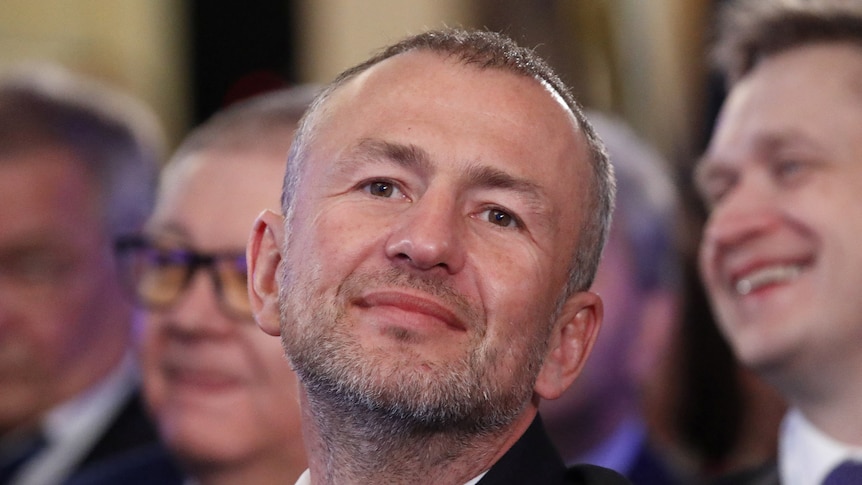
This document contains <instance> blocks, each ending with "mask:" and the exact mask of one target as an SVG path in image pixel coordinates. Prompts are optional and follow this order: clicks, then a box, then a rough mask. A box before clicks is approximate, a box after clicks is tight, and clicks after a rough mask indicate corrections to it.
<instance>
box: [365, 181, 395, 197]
mask: <svg viewBox="0 0 862 485" xmlns="http://www.w3.org/2000/svg"><path fill="white" fill-rule="evenodd" d="M365 190H367V191H368V193H369V194H371V195H373V196H375V197H394V196H395V195H397V194H398V193H400V190H399V189H398V187H396V186H395V184H393V183H391V182H387V181H385V180H375V181H373V182H371V183H369V184H367V185H366V186H365Z"/></svg>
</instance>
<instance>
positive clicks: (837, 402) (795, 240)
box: [695, 0, 862, 485]
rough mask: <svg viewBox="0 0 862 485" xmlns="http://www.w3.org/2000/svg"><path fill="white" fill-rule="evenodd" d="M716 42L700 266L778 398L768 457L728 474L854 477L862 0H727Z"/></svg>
mask: <svg viewBox="0 0 862 485" xmlns="http://www.w3.org/2000/svg"><path fill="white" fill-rule="evenodd" d="M715 52H716V59H717V60H718V61H719V63H720V66H721V68H722V69H723V72H724V74H725V75H726V77H727V80H728V82H729V84H730V93H729V96H728V98H727V100H726V101H725V103H724V106H723V107H722V109H721V113H720V115H719V118H718V123H717V125H716V128H715V131H714V133H713V137H712V140H711V141H710V144H709V147H708V148H707V150H706V153H705V155H704V157H703V158H702V160H701V161H700V162H699V164H698V167H697V171H696V174H695V181H696V184H697V186H698V188H699V191H700V193H701V195H702V197H703V199H704V200H705V202H706V204H707V205H708V206H709V208H710V213H709V218H708V220H707V223H706V227H705V230H704V236H703V241H702V243H701V248H700V269H701V274H702V277H703V280H704V283H705V286H706V289H707V292H708V294H709V297H710V300H711V303H712V305H713V308H714V310H715V312H716V315H717V320H718V322H719V326H720V329H721V331H722V332H723V334H724V335H725V336H726V337H727V339H728V340H729V342H730V344H731V347H732V348H733V350H734V352H735V354H736V356H737V357H738V358H739V359H740V360H741V361H742V362H743V363H745V364H746V365H748V366H749V367H751V368H752V369H754V370H755V371H756V372H757V373H758V374H760V375H761V376H763V377H764V378H765V379H766V380H767V381H768V382H769V383H771V384H772V385H773V386H775V388H776V389H778V390H779V392H780V393H781V394H782V395H783V396H784V397H785V398H786V399H787V401H788V403H789V405H790V411H789V412H788V413H787V414H786V416H785V418H784V420H783V422H782V425H781V430H780V436H779V444H778V459H777V463H770V464H767V465H765V466H763V467H761V468H760V469H757V470H752V471H750V472H746V473H742V474H739V475H736V476H733V477H729V478H728V482H727V483H734V484H745V483H769V484H772V483H783V484H785V485H796V484H798V485H807V484H816V485H820V484H824V485H832V484H850V483H853V484H856V483H862V426H860V424H859V423H860V420H859V410H860V409H862V379H860V378H859V376H860V375H862V352H860V351H859V349H860V344H862V318H860V316H859V315H860V314H862V305H860V303H859V302H860V301H862V300H860V299H859V297H858V288H859V287H860V286H862V256H860V252H859V251H858V248H857V246H856V244H857V242H856V239H857V237H858V236H857V232H856V230H855V229H856V228H857V227H859V224H860V221H862V200H860V197H862V195H860V194H862V164H860V163H859V162H860V160H859V154H860V153H862V91H860V84H859V80H860V78H862V3H860V2H858V1H847V0H811V1H802V0H782V1H778V0H775V1H771V0H757V1H741V2H734V3H731V4H729V6H728V7H727V10H725V11H724V16H723V17H722V23H721V36H720V39H719V42H718V44H717V46H716V51H715Z"/></svg>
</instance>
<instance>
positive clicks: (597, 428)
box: [540, 113, 681, 485]
mask: <svg viewBox="0 0 862 485" xmlns="http://www.w3.org/2000/svg"><path fill="white" fill-rule="evenodd" d="M589 118H590V120H591V121H592V123H593V125H594V127H595V129H596V131H597V133H598V134H599V136H600V137H601V138H602V140H603V141H604V142H605V146H606V147H607V150H608V153H609V156H610V159H611V163H613V165H614V169H615V171H616V175H617V190H618V191H617V194H618V195H617V205H616V209H615V211H614V220H613V224H612V226H611V232H610V236H609V239H608V243H607V246H606V247H605V251H604V253H603V255H602V261H601V263H600V265H599V270H598V274H597V275H596V280H595V282H594V284H593V287H592V288H593V290H594V291H596V292H597V293H598V294H599V295H600V296H601V297H602V299H603V300H604V302H605V317H604V323H603V325H602V330H601V334H600V337H599V339H598V340H597V342H596V344H595V346H594V348H593V353H592V357H591V359H590V360H589V361H588V362H587V364H586V366H585V368H584V371H583V373H582V374H581V376H580V377H578V379H577V380H576V381H575V383H574V384H573V385H572V386H571V387H570V388H569V389H568V390H567V391H566V392H565V393H564V394H563V395H562V397H560V398H559V399H557V400H553V401H543V402H542V404H541V406H540V411H541V414H542V417H543V419H544V420H545V423H546V424H547V427H548V432H549V434H550V435H551V439H552V440H553V441H554V443H555V444H556V445H557V448H558V449H559V450H560V453H561V454H562V455H563V458H564V459H565V460H566V462H567V463H568V464H569V465H572V464H575V463H594V464H597V465H602V466H605V467H609V468H612V469H614V470H617V471H619V472H621V473H623V474H625V475H626V476H627V477H628V478H629V479H630V480H631V481H632V483H634V484H636V485H645V484H673V483H678V482H679V481H680V479H681V477H680V476H679V475H680V472H678V471H676V470H675V469H674V468H675V467H674V466H672V465H671V464H670V463H669V462H668V460H667V458H666V457H665V456H663V453H662V452H661V451H660V450H659V449H657V447H656V446H655V445H654V444H653V443H651V442H650V438H649V434H650V430H649V426H648V425H647V422H646V416H645V413H644V399H643V398H644V396H643V394H644V393H645V392H647V391H648V388H651V386H652V387H654V386H655V385H656V384H657V380H658V378H659V376H660V373H659V369H661V368H663V366H664V365H666V363H665V362H664V360H663V358H664V357H665V356H666V355H667V351H668V345H669V342H670V338H671V332H673V331H674V330H675V327H676V321H677V308H678V305H679V302H678V296H677V293H678V286H677V285H678V281H679V262H678V255H677V251H676V247H675V242H676V234H675V231H676V218H677V196H676V190H675V186H674V184H673V182H672V180H671V178H670V176H669V174H668V167H667V165H666V162H665V161H664V160H662V159H661V158H660V157H659V155H658V154H657V153H656V152H655V151H654V150H653V149H652V148H651V147H649V146H647V145H646V144H645V143H644V142H643V141H641V140H640V139H638V138H637V136H636V135H635V134H634V132H633V131H631V130H630V129H629V127H627V126H626V125H625V124H623V123H622V122H621V121H617V120H614V119H612V118H608V117H606V116H603V115H601V114H598V113H589Z"/></svg>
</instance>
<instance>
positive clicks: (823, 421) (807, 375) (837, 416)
mask: <svg viewBox="0 0 862 485" xmlns="http://www.w3.org/2000/svg"><path fill="white" fill-rule="evenodd" d="M825 361H826V359H821V362H825ZM860 371H862V355H860V356H856V355H853V356H851V357H849V358H847V359H844V360H843V361H839V360H837V359H833V360H832V361H829V362H828V365H819V366H813V369H811V370H808V369H805V370H804V371H803V370H798V371H796V372H787V373H786V374H787V376H785V378H784V379H776V380H774V381H773V383H774V385H775V387H777V388H778V389H779V390H780V391H781V394H783V395H784V396H786V397H787V399H788V401H789V402H790V403H791V405H793V406H794V407H797V408H799V410H800V411H802V414H804V415H805V417H806V419H808V420H809V421H810V422H811V423H812V424H813V425H814V426H816V427H817V428H818V429H819V430H821V431H822V432H823V433H825V434H827V435H829V436H831V437H832V438H834V439H836V440H838V441H841V442H843V443H846V444H848V445H851V446H859V447H862V422H860V420H859V419H858V418H859V409H862V382H860V380H859V379H857V378H855V376H858V375H859V372H860Z"/></svg>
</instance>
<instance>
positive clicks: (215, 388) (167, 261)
mask: <svg viewBox="0 0 862 485" xmlns="http://www.w3.org/2000/svg"><path fill="white" fill-rule="evenodd" d="M313 93H314V90H313V89H311V88H304V87H303V88H294V89H290V90H283V91H277V92H273V93H269V94H265V95H261V96H258V97H255V98H252V99H251V100H247V101H244V102H241V103H240V104H236V105H232V106H231V107H229V108H227V109H225V110H223V111H222V112H220V113H217V114H216V115H215V116H214V117H213V118H211V119H210V120H209V121H207V122H206V123H204V124H203V125H202V126H200V127H199V128H197V129H196V130H195V131H193V132H192V133H191V134H190V135H189V136H188V137H187V138H186V140H185V141H184V142H183V143H182V144H181V145H180V147H179V149H178V150H177V152H176V153H175V154H174V156H173V157H172V158H171V160H170V162H169V163H168V164H167V166H166V167H165V169H164V171H163V173H162V177H161V182H160V186H159V192H158V198H157V201H156V208H155V212H154V213H153V216H152V218H151V219H150V220H149V222H148V223H147V226H146V230H145V231H144V232H143V235H142V236H139V237H132V238H126V239H124V240H123V241H122V242H121V252H122V254H123V256H124V257H123V260H124V262H126V263H127V264H126V265H125V266H124V267H125V268H126V269H127V275H128V277H129V282H130V283H131V286H132V288H133V290H134V293H135V295H136V297H137V300H138V301H139V302H140V304H141V305H142V306H143V307H145V308H146V309H147V310H148V312H147V316H146V319H145V322H144V326H143V335H142V348H141V360H142V367H143V374H144V385H145V391H146V399H147V402H148V404H149V406H150V409H151V410H152V412H153V413H154V416H155V418H156V420H157V423H158V428H159V431H160V434H161V436H162V438H163V440H164V441H165V443H166V445H167V447H168V448H169V450H170V453H171V456H167V455H166V454H164V453H160V452H158V451H157V450H156V451H154V452H152V453H145V454H141V455H139V456H138V457H134V458H132V459H130V460H128V461H127V462H125V463H122V464H120V465H119V466H112V467H108V468H106V469H103V470H99V471H98V473H94V474H93V475H92V476H89V477H87V480H86V481H84V482H81V483H89V484H95V483H104V484H111V483H123V484H131V483H141V484H143V483H159V484H170V483H177V484H179V483H184V482H183V480H184V479H186V478H189V479H192V480H193V481H194V483H197V484H201V485H209V484H250V483H253V484H267V483H293V481H294V480H296V478H297V477H299V475H300V473H302V471H303V470H304V469H305V468H306V460H305V452H304V449H303V446H302V437H301V427H300V422H299V402H298V399H297V393H296V380H295V376H294V374H293V372H291V370H290V367H289V365H288V363H287V361H286V360H285V358H284V351H283V350H282V348H281V345H280V344H279V342H278V340H276V339H273V338H272V337H270V336H268V335H266V334H265V333H264V332H262V331H261V330H260V329H259V328H258V327H257V326H256V325H255V324H254V320H253V318H252V315H251V311H250V307H249V301H248V294H247V290H246V261H245V243H246V239H247V237H248V234H249V232H250V230H251V226H252V223H253V222H254V220H255V217H256V216H257V215H258V213H260V212H261V211H262V210H263V209H274V210H277V209H278V207H279V199H278V194H279V193H280V191H281V181H282V176H283V174H284V170H285V165H286V163H287V152H288V149H289V147H290V143H291V140H292V137H293V132H294V130H295V129H296V125H297V123H298V122H299V119H300V117H301V115H302V113H303V112H304V110H305V108H306V107H307V105H308V104H309V103H310V101H311V99H312V95H313Z"/></svg>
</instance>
